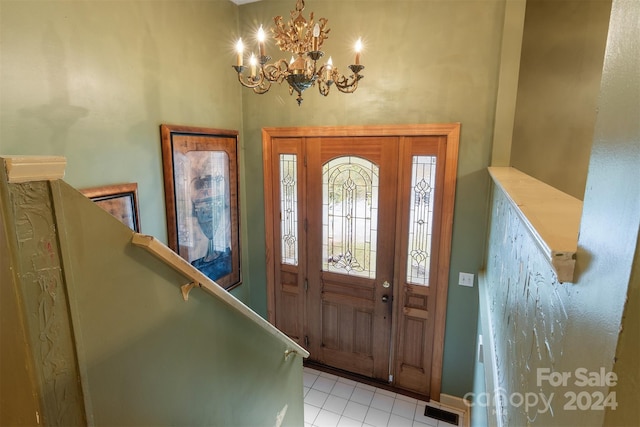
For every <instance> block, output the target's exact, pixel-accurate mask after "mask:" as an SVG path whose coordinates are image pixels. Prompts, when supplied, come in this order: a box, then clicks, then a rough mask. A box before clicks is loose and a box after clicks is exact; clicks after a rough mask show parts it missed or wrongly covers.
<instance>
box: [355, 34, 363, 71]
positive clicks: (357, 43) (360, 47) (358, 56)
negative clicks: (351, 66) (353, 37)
mask: <svg viewBox="0 0 640 427" xmlns="http://www.w3.org/2000/svg"><path fill="white" fill-rule="evenodd" d="M361 51H362V40H360V39H358V41H357V42H356V62H355V65H360V52H361Z"/></svg>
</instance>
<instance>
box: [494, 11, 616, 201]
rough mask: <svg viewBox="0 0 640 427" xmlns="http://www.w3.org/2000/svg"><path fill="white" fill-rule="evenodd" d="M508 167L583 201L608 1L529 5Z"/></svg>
mask: <svg viewBox="0 0 640 427" xmlns="http://www.w3.org/2000/svg"><path fill="white" fill-rule="evenodd" d="M526 4H527V6H526V11H525V21H524V34H523V39H522V54H521V55H522V56H521V58H522V59H521V62H520V75H519V80H518V93H517V103H516V110H515V118H514V121H515V124H514V128H513V142H512V146H511V164H510V165H503V166H513V167H515V168H518V169H520V170H521V171H523V172H525V173H527V174H529V175H531V176H533V177H535V178H537V179H539V180H541V181H544V182H546V183H547V184H550V185H552V186H554V187H556V188H558V189H559V190H562V191H564V192H565V193H569V194H571V195H572V196H574V197H577V198H579V199H582V198H583V196H584V187H585V182H586V179H587V168H588V165H589V155H590V153H591V141H592V140H593V128H594V123H595V116H596V102H597V98H598V90H599V88H600V77H601V74H602V61H603V57H604V48H605V42H606V39H607V27H608V24H609V14H610V10H611V2H610V1H609V0H588V1H584V0H563V1H555V0H527V2H526Z"/></svg>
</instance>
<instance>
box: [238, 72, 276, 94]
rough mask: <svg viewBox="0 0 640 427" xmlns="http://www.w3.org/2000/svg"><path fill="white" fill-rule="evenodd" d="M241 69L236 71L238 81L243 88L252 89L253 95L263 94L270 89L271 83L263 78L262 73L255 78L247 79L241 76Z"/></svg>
mask: <svg viewBox="0 0 640 427" xmlns="http://www.w3.org/2000/svg"><path fill="white" fill-rule="evenodd" d="M242 71H243V69H240V70H239V71H238V81H239V82H240V84H241V85H242V86H244V87H248V88H249V89H253V91H254V92H255V93H258V94H263V93H265V92H267V91H268V90H269V89H270V88H271V82H270V81H268V80H267V79H265V78H264V75H263V73H260V74H259V75H257V76H256V77H247V76H245V75H243V74H242Z"/></svg>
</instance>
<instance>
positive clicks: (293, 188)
mask: <svg viewBox="0 0 640 427" xmlns="http://www.w3.org/2000/svg"><path fill="white" fill-rule="evenodd" d="M297 170H298V164H297V156H296V155H295V154H280V234H281V237H282V263H283V264H290V265H298V179H297V176H298V175H297Z"/></svg>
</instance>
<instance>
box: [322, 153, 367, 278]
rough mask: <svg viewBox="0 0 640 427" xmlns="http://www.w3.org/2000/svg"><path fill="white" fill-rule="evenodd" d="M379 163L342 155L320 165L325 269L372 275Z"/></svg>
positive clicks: (355, 274) (358, 274) (323, 267)
mask: <svg viewBox="0 0 640 427" xmlns="http://www.w3.org/2000/svg"><path fill="white" fill-rule="evenodd" d="M378 185H379V184H378V166H376V165H375V164H373V163H371V162H370V161H368V160H365V159H362V158H359V157H353V156H345V157H339V158H336V159H333V160H331V161H329V162H328V163H326V164H325V165H324V166H323V168H322V242H323V243H322V254H323V263H322V269H323V270H324V271H331V272H336V273H342V274H350V275H354V276H362V277H368V278H374V277H375V276H376V247H377V237H378V234H377V226H378Z"/></svg>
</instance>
